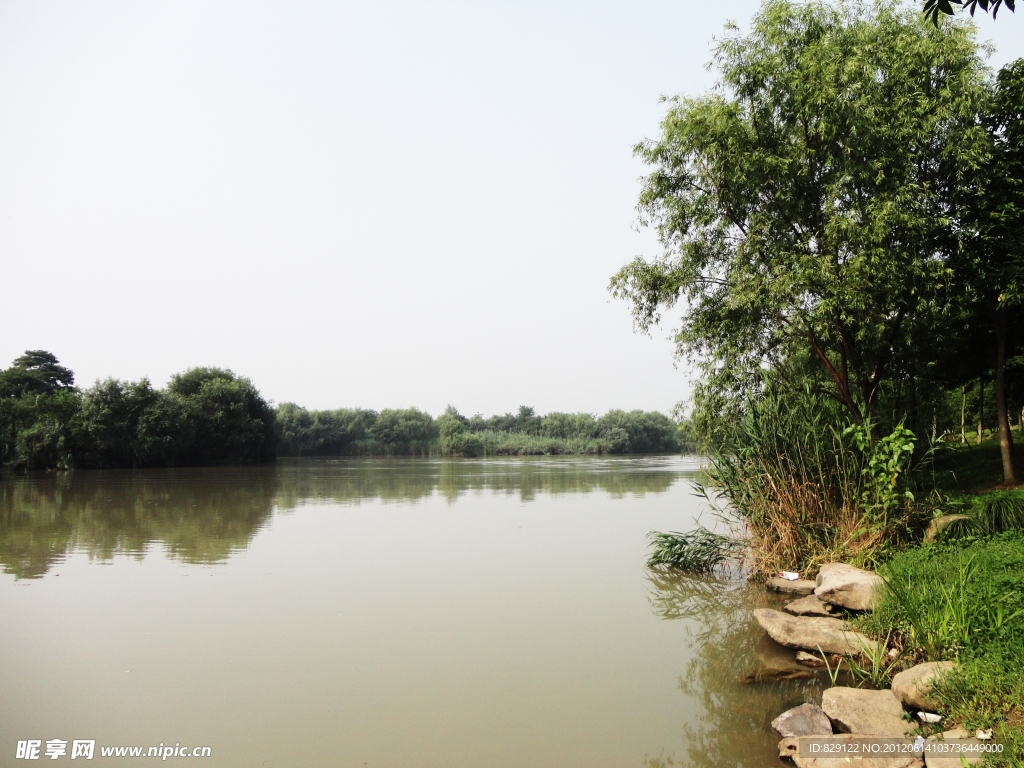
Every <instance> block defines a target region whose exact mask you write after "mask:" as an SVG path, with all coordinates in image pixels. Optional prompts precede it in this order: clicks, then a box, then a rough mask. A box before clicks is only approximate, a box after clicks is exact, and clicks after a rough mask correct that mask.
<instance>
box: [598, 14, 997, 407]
mask: <svg viewBox="0 0 1024 768" xmlns="http://www.w3.org/2000/svg"><path fill="white" fill-rule="evenodd" d="M712 66H714V67H716V68H717V70H718V72H719V75H720V78H719V81H718V84H717V86H716V87H715V89H714V90H712V91H711V92H709V93H706V94H704V95H701V96H695V97H685V96H679V97H676V98H673V99H671V100H670V104H671V107H670V109H669V111H668V114H667V116H666V117H665V119H664V121H663V122H662V124H661V128H662V135H661V137H660V138H659V139H657V140H653V141H646V142H643V143H641V144H639V145H637V147H636V149H635V152H636V154H637V155H639V156H640V157H642V158H643V159H644V160H645V161H646V162H647V163H648V164H649V165H650V166H653V170H652V172H651V173H650V175H649V176H647V177H645V178H644V179H643V191H642V193H641V196H640V203H639V210H640V212H641V222H642V223H643V224H645V225H653V226H655V227H656V228H657V232H658V236H659V239H660V242H661V244H662V246H663V248H664V253H663V254H662V255H661V257H660V258H658V259H656V260H654V261H647V260H645V259H643V258H641V257H638V258H636V259H635V260H634V261H632V262H631V263H629V264H627V265H626V266H625V267H624V268H623V269H622V270H621V271H620V272H618V273H617V274H616V275H615V276H614V277H613V278H612V280H611V290H612V292H613V294H614V295H616V296H621V297H625V298H627V299H628V300H630V301H631V302H632V307H633V315H634V320H635V323H636V325H637V326H638V327H639V328H640V329H642V330H644V331H649V330H650V328H651V327H652V326H653V325H655V324H656V323H658V322H659V321H660V319H661V314H662V313H663V312H665V311H667V310H671V309H673V308H676V309H678V310H679V311H680V314H681V319H680V323H679V326H678V328H677V329H676V331H675V335H674V338H675V342H676V345H677V348H676V351H677V354H678V356H680V357H682V358H687V359H689V360H690V361H691V362H693V363H695V364H696V365H697V366H698V367H699V369H700V371H701V372H702V374H703V377H702V378H703V380H702V383H701V385H700V386H701V388H702V389H701V390H700V391H701V392H702V393H703V396H704V397H709V396H712V395H715V394H718V395H725V396H728V395H729V393H733V394H735V393H738V392H742V391H745V390H746V389H748V388H749V387H750V386H753V385H756V382H757V381H758V380H759V377H761V376H762V375H763V374H764V372H765V371H766V370H769V371H770V370H772V369H773V367H774V368H776V369H778V366H779V365H780V364H781V363H783V362H787V361H788V362H789V363H791V364H792V363H793V361H798V360H802V361H805V363H806V362H807V361H813V365H814V366H815V367H816V368H817V369H818V370H819V371H820V372H821V374H822V375H821V376H820V377H819V378H820V381H821V382H822V384H821V386H822V389H823V391H824V392H826V393H827V394H828V395H830V396H831V397H833V398H835V400H837V401H838V402H839V403H841V404H842V405H843V406H844V407H845V408H846V409H847V410H848V411H849V412H850V413H851V414H852V416H853V418H855V419H857V420H861V419H863V418H864V417H865V415H867V414H866V413H865V409H866V410H867V411H869V412H870V411H871V409H873V408H874V404H875V403H876V402H877V398H878V394H879V390H880V387H881V386H882V385H883V383H884V382H885V381H886V380H887V379H890V378H891V377H892V376H893V375H894V372H896V371H898V370H899V369H900V366H902V365H903V364H904V363H905V362H906V359H907V358H908V357H912V356H913V355H914V354H916V353H917V351H919V350H920V349H922V348H925V347H926V345H927V340H926V338H925V334H926V332H927V329H928V328H929V327H930V326H931V324H932V322H931V320H932V319H933V318H936V317H938V316H940V315H941V314H942V313H943V312H944V311H945V310H946V308H947V307H948V305H949V303H950V302H952V301H955V300H956V294H955V290H954V279H953V275H952V270H951V267H950V264H949V260H948V257H949V254H950V252H951V250H952V249H953V248H954V243H955V237H954V234H955V233H954V232H953V227H952V225H951V223H950V215H951V199H952V194H951V189H952V188H953V187H955V185H956V184H957V180H958V178H960V177H961V176H962V175H963V174H964V173H966V172H967V171H968V170H970V169H972V168H975V167H977V166H979V165H980V164H981V163H983V161H984V159H985V157H984V156H985V153H986V152H988V149H987V143H986V142H985V141H984V140H983V138H984V135H985V132H984V128H983V127H981V126H980V124H979V119H978V117H979V113H980V111H981V110H982V109H983V106H984V102H985V97H986V70H985V68H984V66H983V64H982V61H981V59H980V56H979V52H978V47H977V45H976V44H975V42H974V39H973V30H972V28H971V27H970V26H969V25H968V24H965V23H961V22H953V23H947V24H944V25H943V26H942V28H941V29H937V28H936V27H935V26H934V25H932V24H930V23H929V22H928V21H927V20H925V19H923V18H922V17H921V14H920V13H919V12H917V11H915V10H913V9H902V8H900V6H898V5H897V4H896V3H893V2H881V3H877V4H873V5H867V4H864V3H856V2H845V3H840V4H838V5H825V4H822V3H808V4H795V3H789V2H768V3H766V4H765V5H763V6H762V7H761V10H760V12H759V13H758V15H757V16H756V17H755V18H754V20H753V24H752V28H751V30H750V32H749V33H747V34H741V33H740V32H739V31H738V30H737V29H736V28H735V27H727V31H726V35H725V36H724V38H723V39H722V40H721V41H719V42H718V43H717V46H716V47H715V49H714V58H713V62H712ZM915 350H917V351H915Z"/></svg>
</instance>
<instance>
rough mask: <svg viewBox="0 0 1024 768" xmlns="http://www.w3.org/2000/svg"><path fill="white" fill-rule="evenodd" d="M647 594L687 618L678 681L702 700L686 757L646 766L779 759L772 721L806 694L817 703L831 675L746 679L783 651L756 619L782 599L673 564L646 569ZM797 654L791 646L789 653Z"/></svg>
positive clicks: (738, 767)
mask: <svg viewBox="0 0 1024 768" xmlns="http://www.w3.org/2000/svg"><path fill="white" fill-rule="evenodd" d="M648 581H649V582H650V585H651V591H650V594H649V600H650V602H651V606H652V607H653V609H654V612H655V613H656V614H658V615H659V616H661V617H663V618H665V619H683V620H686V621H687V623H688V625H689V628H688V634H689V636H690V647H691V648H692V649H693V650H694V655H693V657H692V658H691V660H690V662H689V664H688V665H687V667H686V671H685V672H684V673H683V675H681V676H680V678H679V688H680V689H681V690H682V691H683V693H685V694H686V695H688V696H691V697H693V698H695V699H696V700H698V701H699V702H700V703H701V705H702V708H703V713H702V715H701V717H700V718H699V721H698V722H697V723H684V724H683V733H684V736H685V737H686V741H687V750H686V752H687V756H686V759H681V758H680V757H678V756H674V755H673V756H669V757H667V758H666V757H665V756H663V755H662V756H659V757H657V758H650V757H648V758H647V760H646V768H667V767H668V766H693V767H695V768H704V767H705V766H707V768H711V766H714V767H715V768H723V767H724V766H734V767H735V768H763V766H767V765H776V764H777V763H778V749H777V746H778V742H779V737H778V736H776V735H775V733H774V732H773V731H772V730H771V721H772V720H774V719H775V718H776V717H777V716H778V715H779V714H781V713H782V712H785V711H786V710H787V709H790V708H791V707H795V706H798V705H800V704H802V703H803V702H805V701H810V702H814V703H818V702H820V700H821V691H822V690H823V689H824V688H826V687H828V679H827V678H826V677H824V675H819V676H817V677H814V678H812V679H809V680H782V681H775V682H743V679H744V678H745V677H747V676H748V675H749V674H750V673H751V672H752V671H754V670H756V669H758V668H759V667H762V666H763V663H764V660H765V658H766V648H767V646H768V645H770V646H773V647H774V648H769V649H768V652H767V655H768V656H771V654H772V653H773V652H774V651H775V650H782V651H783V652H785V651H784V649H781V646H777V645H776V644H775V643H774V642H772V641H770V639H768V638H766V636H765V633H764V630H762V629H761V628H760V627H759V626H758V624H757V622H756V621H755V620H754V618H753V611H754V609H756V608H763V607H775V608H779V607H780V599H779V598H778V597H777V596H774V595H772V594H771V593H768V592H766V591H765V590H764V588H763V587H760V586H758V585H752V584H747V583H746V582H745V581H742V580H731V581H727V580H719V579H714V578H709V577H704V576H690V575H686V574H683V573H680V572H678V571H674V570H672V569H658V570H651V571H649V572H648ZM789 653H792V652H789Z"/></svg>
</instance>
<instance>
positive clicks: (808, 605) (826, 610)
mask: <svg viewBox="0 0 1024 768" xmlns="http://www.w3.org/2000/svg"><path fill="white" fill-rule="evenodd" d="M782 610H784V611H785V612H786V613H792V614H793V615H794V616H821V617H824V618H835V614H834V613H833V611H835V610H836V609H835V608H833V607H832V606H831V605H829V604H828V603H823V602H821V600H820V599H819V598H818V596H817V595H808V596H807V597H801V598H800V599H799V600H794V601H793V602H792V603H789V604H788V605H786V606H785V607H784V608H783V609H782Z"/></svg>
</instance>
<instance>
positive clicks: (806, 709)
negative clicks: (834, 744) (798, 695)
mask: <svg viewBox="0 0 1024 768" xmlns="http://www.w3.org/2000/svg"><path fill="white" fill-rule="evenodd" d="M772 730H773V731H775V732H776V733H777V734H779V736H781V737H782V738H784V739H788V738H791V737H793V736H831V735H832V723H831V721H830V720H829V719H828V715H826V714H825V712H824V711H823V710H822V709H821V707H816V706H814V705H813V704H801V705H800V706H799V707H794V708H793V709H790V710H788V711H787V712H783V713H782V714H781V715H779V716H778V717H776V718H775V719H774V720H772Z"/></svg>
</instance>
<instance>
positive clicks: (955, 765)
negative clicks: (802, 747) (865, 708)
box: [780, 728, 985, 768]
mask: <svg viewBox="0 0 1024 768" xmlns="http://www.w3.org/2000/svg"><path fill="white" fill-rule="evenodd" d="M954 739H970V743H971V744H978V743H980V742H979V741H978V740H977V739H974V738H971V734H969V733H968V732H967V731H965V730H964V729H963V728H955V729H953V730H952V731H946V732H945V733H940V734H939V735H938V736H929V737H928V739H927V741H929V742H937V741H952V740H954ZM780 750H781V747H780ZM964 757H965V758H966V759H967V764H968V765H981V764H982V763H984V762H985V757H984V755H983V753H981V752H976V753H974V755H973V756H971V755H970V753H968V754H965V755H964ZM924 764H925V766H927V768H961V766H962V765H963V763H961V762H960V757H959V756H945V757H944V756H943V755H942V753H940V752H935V753H934V754H933V753H931V752H925V753H924Z"/></svg>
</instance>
